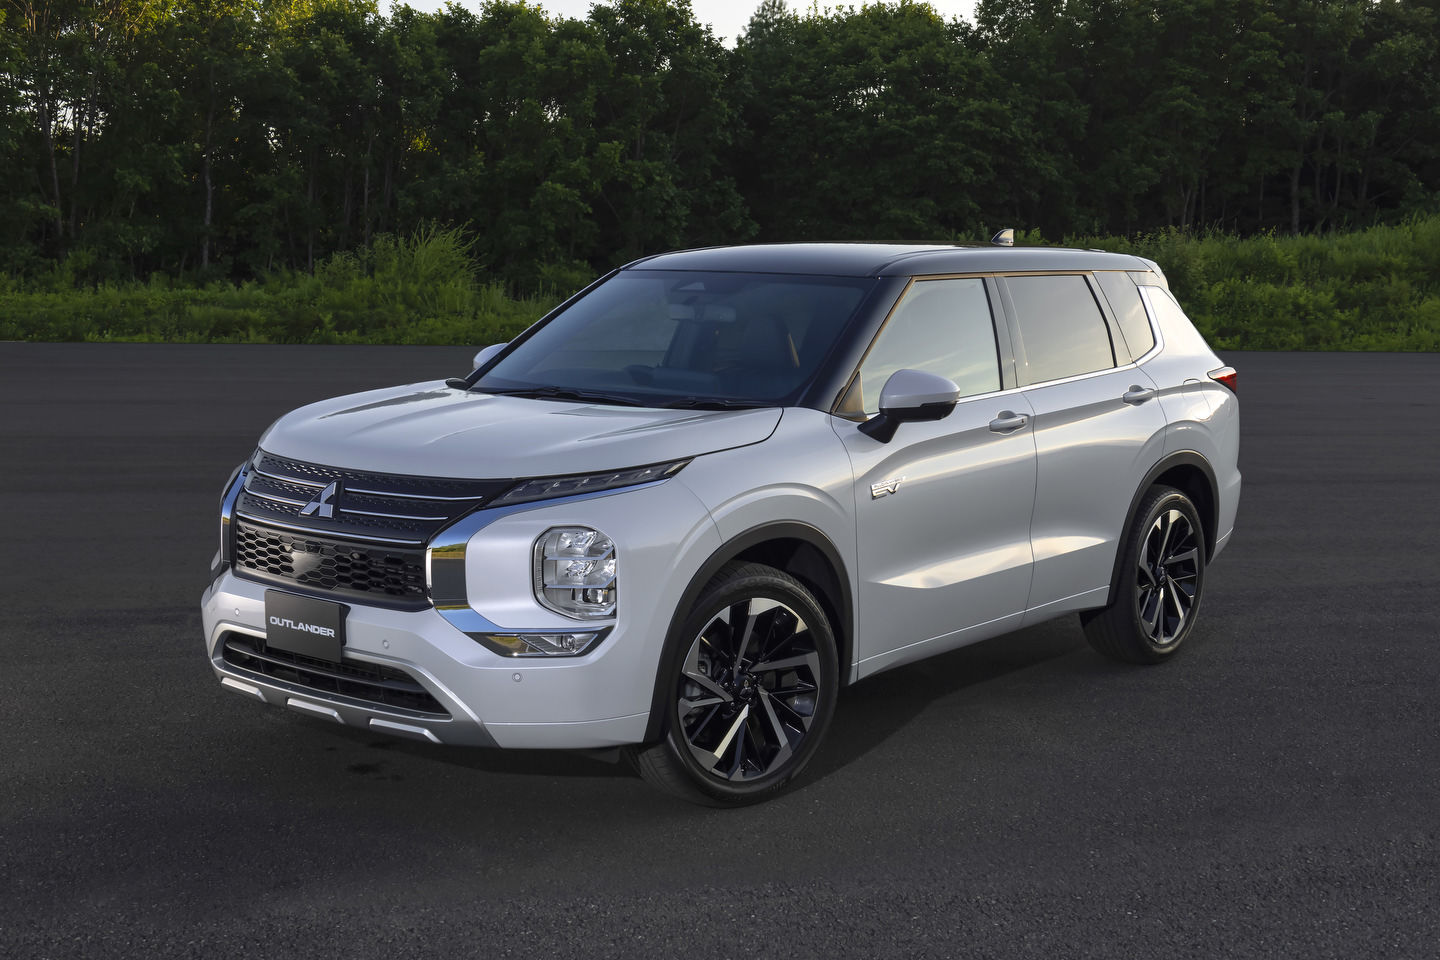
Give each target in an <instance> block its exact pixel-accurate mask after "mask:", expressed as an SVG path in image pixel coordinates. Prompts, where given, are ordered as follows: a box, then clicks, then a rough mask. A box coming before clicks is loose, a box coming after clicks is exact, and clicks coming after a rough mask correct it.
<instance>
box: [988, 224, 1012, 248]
mask: <svg viewBox="0 0 1440 960" xmlns="http://www.w3.org/2000/svg"><path fill="white" fill-rule="evenodd" d="M990 242H991V243H992V244H994V245H995V246H997V247H1013V246H1015V231H1014V229H1012V228H1011V227H1006V228H1005V229H1004V230H1001V231H1000V232H999V233H997V234H995V236H993V237H991V238H990Z"/></svg>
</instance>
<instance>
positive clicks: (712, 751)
mask: <svg viewBox="0 0 1440 960" xmlns="http://www.w3.org/2000/svg"><path fill="white" fill-rule="evenodd" d="M836 661H837V656H836V652H835V636H834V633H833V632H832V631H831V628H830V623H829V620H828V619H827V618H826V616H825V612H824V610H823V609H822V608H821V607H820V605H819V603H817V602H816V600H815V598H814V596H812V595H811V593H810V591H809V590H807V589H806V588H805V586H804V585H803V584H801V583H800V582H799V581H798V580H796V579H795V578H794V577H791V576H790V575H789V574H786V573H784V572H782V571H780V570H776V569H775V568H773V567H768V566H764V565H762V564H758V563H732V564H729V565H727V566H726V567H724V568H722V569H721V571H720V573H719V574H717V575H716V576H715V578H714V579H712V580H711V581H710V583H709V584H707V585H706V587H705V589H704V590H703V591H702V592H701V596H700V599H699V600H698V601H697V602H696V604H695V607H694V608H693V609H692V611H691V613H690V616H689V617H688V618H686V620H685V624H684V627H683V630H682V632H681V633H680V634H679V635H678V636H677V637H672V640H671V647H670V648H669V649H668V650H667V651H666V657H665V659H664V662H663V663H662V666H661V669H662V670H664V671H666V675H665V676H663V677H662V678H661V681H660V682H661V683H662V684H664V687H665V696H664V700H663V704H664V705H663V709H664V710H665V715H664V718H663V719H664V723H663V731H664V736H663V738H662V739H661V740H660V741H659V742H658V743H654V744H649V745H645V746H641V747H637V748H633V749H632V751H631V755H632V757H633V759H634V761H635V764H636V766H637V767H638V769H639V771H640V774H641V776H642V777H644V778H645V780H646V781H648V782H649V783H651V784H652V785H654V786H657V787H659V788H660V789H662V790H665V791H667V792H670V793H674V794H677V795H679V796H682V797H684V798H685V799H687V800H692V801H695V802H698V803H706V804H710V805H714V806H738V805H741V804H746V803H755V802H758V801H760V800H766V799H769V798H770V797H772V796H774V795H775V794H777V793H779V792H780V791H781V790H782V789H784V787H785V786H786V785H787V784H788V783H789V782H790V781H791V780H792V779H793V778H794V777H795V775H796V774H798V773H799V772H800V771H801V769H803V768H804V766H805V764H806V763H808V762H809V760H810V758H811V756H813V755H814V753H815V750H816V748H817V747H818V746H819V744H820V740H821V738H822V737H823V736H824V734H825V730H826V728H827V727H828V726H829V724H830V717H831V715H832V713H833V712H834V709H835V698H836V695H837V692H838V690H839V671H838V666H837V662H836Z"/></svg>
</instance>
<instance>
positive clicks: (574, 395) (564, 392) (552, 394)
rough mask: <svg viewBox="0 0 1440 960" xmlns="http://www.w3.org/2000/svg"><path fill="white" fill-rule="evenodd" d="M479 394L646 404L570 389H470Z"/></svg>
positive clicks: (629, 405)
mask: <svg viewBox="0 0 1440 960" xmlns="http://www.w3.org/2000/svg"><path fill="white" fill-rule="evenodd" d="M470 389H472V390H479V391H480V392H481V393H493V394H495V395H496V396H500V397H525V398H527V399H530V400H579V401H582V402H586V403H613V404H617V405H619V406H625V407H643V406H646V404H643V403H641V402H640V401H638V400H632V399H631V398H630V397H622V396H618V395H616V394H613V393H596V392H594V391H590V390H573V389H571V388H570V387H515V388H512V389H508V390H487V389H486V388H484V387H471V388H470Z"/></svg>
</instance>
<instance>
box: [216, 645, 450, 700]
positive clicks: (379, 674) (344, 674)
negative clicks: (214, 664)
mask: <svg viewBox="0 0 1440 960" xmlns="http://www.w3.org/2000/svg"><path fill="white" fill-rule="evenodd" d="M221 640H222V649H223V657H224V659H225V662H226V663H227V664H229V665H230V666H232V667H236V668H238V669H240V670H245V671H248V672H250V673H253V674H259V675H260V676H262V677H268V678H269V679H272V680H280V681H283V682H285V683H290V684H294V685H295V686H298V687H304V688H306V689H307V690H314V691H315V692H316V693H322V694H332V695H336V696H341V697H345V698H347V699H350V700H361V701H364V702H365V703H373V704H378V705H380V706H383V707H389V708H391V709H395V710H403V711H405V712H407V713H415V714H424V715H426V716H430V717H445V718H448V717H449V716H450V714H449V713H448V712H447V711H446V710H445V708H444V707H443V706H441V704H440V701H439V700H436V699H435V698H434V697H433V696H431V695H430V691H428V690H426V689H425V688H424V687H422V686H421V685H420V684H419V683H417V682H416V680H415V678H414V677H412V676H410V675H409V674H408V673H406V672H405V671H403V670H399V669H396V668H395V667H387V666H382V665H381V664H378V663H366V662H364V661H362V660H341V661H340V662H339V663H331V662H329V661H328V660H316V659H315V658H313V657H306V656H302V655H300V654H298V653H291V652H289V651H288V650H277V649H274V648H273V647H268V646H266V645H265V642H264V641H263V640H261V639H259V638H258V637H251V636H246V635H245V634H240V633H227V634H225V636H224V637H222V638H221Z"/></svg>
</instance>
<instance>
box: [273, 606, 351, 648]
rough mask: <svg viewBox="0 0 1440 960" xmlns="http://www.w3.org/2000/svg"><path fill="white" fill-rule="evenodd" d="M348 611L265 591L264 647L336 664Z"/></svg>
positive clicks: (341, 607) (344, 607) (343, 644)
mask: <svg viewBox="0 0 1440 960" xmlns="http://www.w3.org/2000/svg"><path fill="white" fill-rule="evenodd" d="M349 609H350V608H349V607H347V606H345V605H344V604H343V603H331V602H330V601H328V600H315V599H312V598H311V597H297V596H296V595H295V594H293V593H285V592H284V591H281V590H266V591H265V645H266V646H269V647H274V648H276V649H277V650H288V651H289V652H290V653H298V654H300V655H301V656H304V657H314V658H315V659H317V660H328V661H330V662H331V663H339V662H340V648H341V647H343V646H345V614H346V613H347V612H348V611H349Z"/></svg>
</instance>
